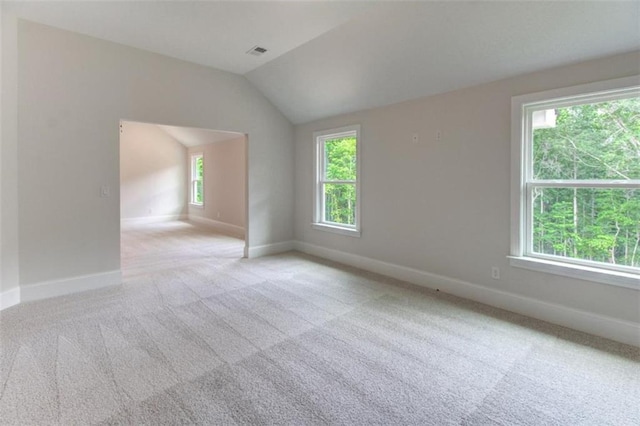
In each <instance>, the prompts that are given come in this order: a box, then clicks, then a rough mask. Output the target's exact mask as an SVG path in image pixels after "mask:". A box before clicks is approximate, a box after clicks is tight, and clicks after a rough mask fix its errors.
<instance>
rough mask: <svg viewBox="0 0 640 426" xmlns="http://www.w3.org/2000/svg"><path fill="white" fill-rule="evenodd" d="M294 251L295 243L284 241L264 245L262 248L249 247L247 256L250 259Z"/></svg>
mask: <svg viewBox="0 0 640 426" xmlns="http://www.w3.org/2000/svg"><path fill="white" fill-rule="evenodd" d="M293 249H294V242H293V241H282V242H279V243H273V244H264V245H261V246H255V247H249V249H248V250H247V256H246V257H248V258H249V259H253V258H256V257H262V256H269V255H271V254H278V253H284V252H287V251H291V250H293Z"/></svg>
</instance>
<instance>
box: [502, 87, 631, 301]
mask: <svg viewBox="0 0 640 426" xmlns="http://www.w3.org/2000/svg"><path fill="white" fill-rule="evenodd" d="M633 95H636V96H640V76H632V77H626V78H620V79H615V80H607V81H601V82H596V83H590V84H583V85H579V86H572V87H567V88H561V89H553V90H548V91H544V92H538V93H532V94H526V95H520V96H514V97H513V98H512V99H511V123H512V128H511V247H510V255H509V256H508V258H509V260H510V264H511V265H512V266H515V267H520V268H525V269H530V270H534V271H541V272H546V273H551V274H556V275H562V276H567V277H571V278H578V279H583V280H588V281H594V282H599V283H604V284H611V285H617V286H621V287H628V288H633V289H638V288H640V272H638V271H637V269H636V268H631V267H625V266H615V265H607V264H602V263H599V262H591V261H588V260H581V259H571V258H563V257H561V256H553V255H547V254H542V253H535V252H534V251H533V241H532V240H533V232H532V229H533V210H532V206H531V193H532V192H533V191H534V189H535V188H554V187H555V188H557V187H572V188H573V187H578V188H580V187H582V188H584V187H587V188H603V189H622V188H629V187H632V188H639V189H640V186H639V185H640V180H633V181H626V180H619V181H617V180H599V181H589V180H569V179H558V180H534V179H533V177H532V169H533V160H532V148H533V132H532V116H533V113H534V112H535V111H539V110H544V109H551V108H559V107H568V106H572V105H580V104H586V103H594V102H604V101H611V100H615V99H623V98H628V97H630V96H633Z"/></svg>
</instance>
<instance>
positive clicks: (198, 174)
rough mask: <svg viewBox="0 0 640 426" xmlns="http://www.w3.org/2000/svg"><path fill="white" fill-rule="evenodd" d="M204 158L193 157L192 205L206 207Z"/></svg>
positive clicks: (196, 155)
mask: <svg viewBox="0 0 640 426" xmlns="http://www.w3.org/2000/svg"><path fill="white" fill-rule="evenodd" d="M203 178H204V157H203V156H202V154H193V155H192V156H191V204H193V205H195V206H203V205H204V185H203Z"/></svg>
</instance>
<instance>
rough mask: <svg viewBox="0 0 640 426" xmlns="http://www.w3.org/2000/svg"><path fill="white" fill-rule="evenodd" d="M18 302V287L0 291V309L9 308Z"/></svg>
mask: <svg viewBox="0 0 640 426" xmlns="http://www.w3.org/2000/svg"><path fill="white" fill-rule="evenodd" d="M19 303H20V287H14V288H12V289H11V290H7V291H4V292H2V293H0V311H2V310H3V309H7V308H10V307H12V306H15V305H18V304H19Z"/></svg>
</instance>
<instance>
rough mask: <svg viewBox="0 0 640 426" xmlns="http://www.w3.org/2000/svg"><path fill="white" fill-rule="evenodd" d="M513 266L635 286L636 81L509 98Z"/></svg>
mask: <svg viewBox="0 0 640 426" xmlns="http://www.w3.org/2000/svg"><path fill="white" fill-rule="evenodd" d="M512 114H513V117H512V119H513V142H512V153H513V157H512V161H513V163H512V173H513V176H512V182H513V186H512V247H511V263H512V264H513V265H514V266H520V267H524V268H528V269H535V270H542V271H545V272H550V273H557V274H560V275H568V276H572V277H576V278H581V279H588V280H593V281H598V282H603V283H609V284H616V285H622V286H626V287H632V288H640V87H639V79H638V78H626V79H620V80H614V81H608V82H601V83H594V84H589V85H584V86H577V87H572V88H567V89H560V90H554V91H550V92H545V93H538V94H532V95H523V96H518V97H515V98H513V103H512Z"/></svg>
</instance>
